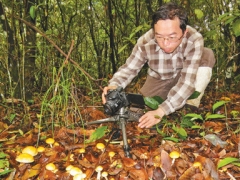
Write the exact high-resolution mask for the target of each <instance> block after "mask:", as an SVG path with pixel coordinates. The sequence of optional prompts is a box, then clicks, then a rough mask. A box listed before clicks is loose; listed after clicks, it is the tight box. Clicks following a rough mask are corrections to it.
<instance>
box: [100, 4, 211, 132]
mask: <svg viewBox="0 0 240 180" xmlns="http://www.w3.org/2000/svg"><path fill="white" fill-rule="evenodd" d="M187 21H188V19H187V13H186V12H185V10H184V9H183V8H182V7H180V6H178V5H177V4H174V3H167V4H165V5H163V6H161V7H160V8H159V10H158V11H157V12H155V14H153V16H152V29H150V30H149V31H148V32H146V33H145V34H144V35H143V36H141V37H140V38H139V39H138V41H137V44H136V45H135V47H134V48H133V51H132V53H131V55H130V57H129V58H128V59H127V60H126V63H125V64H124V65H123V66H121V67H120V68H119V70H118V71H117V72H116V73H115V74H114V76H113V78H112V79H111V80H110V81H109V85H108V86H107V87H105V88H104V90H103V95H102V100H103V103H105V102H106V99H105V95H106V94H107V91H108V90H109V89H115V88H116V87H117V86H122V87H123V88H125V87H126V86H127V85H128V84H129V83H130V82H131V81H132V79H133V78H134V77H135V76H136V75H137V74H138V72H139V71H140V70H141V68H142V67H143V65H144V64H145V63H147V64H148V66H149V69H148V75H147V79H146V82H145V84H144V85H143V87H142V88H141V89H140V92H141V93H142V94H143V95H144V96H147V97H152V96H160V97H161V98H163V99H165V101H164V102H163V103H162V104H160V105H159V108H158V109H156V110H153V111H148V112H147V113H145V114H144V115H143V116H142V117H141V118H140V119H139V125H138V126H139V127H140V128H150V127H151V126H153V125H155V124H157V123H158V122H160V121H161V119H162V117H163V116H164V115H168V114H170V113H173V112H175V111H176V110H177V109H180V108H182V107H183V106H184V105H185V104H186V103H187V104H189V105H191V106H195V107H198V106H199V104H200V99H201V97H202V95H203V93H204V90H205V89H206V87H207V84H208V83H209V81H210V78H211V76H212V67H213V65H214V63H215V58H214V54H213V52H212V50H210V49H208V48H204V45H203V37H202V35H201V34H200V33H198V32H197V31H196V30H195V29H194V28H192V27H190V26H188V25H187ZM194 91H198V92H200V93H201V94H200V96H199V97H198V98H196V99H193V100H188V98H189V97H190V96H191V95H192V93H193V92H194Z"/></svg>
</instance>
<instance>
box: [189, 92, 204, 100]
mask: <svg viewBox="0 0 240 180" xmlns="http://www.w3.org/2000/svg"><path fill="white" fill-rule="evenodd" d="M200 94H201V93H200V92H198V91H194V92H193V93H192V95H191V96H190V97H189V98H188V99H196V98H197V97H198V96H199V95H200Z"/></svg>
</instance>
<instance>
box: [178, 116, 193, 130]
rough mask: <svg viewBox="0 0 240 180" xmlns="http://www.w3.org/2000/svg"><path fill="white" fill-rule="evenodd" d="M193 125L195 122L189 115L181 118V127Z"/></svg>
mask: <svg viewBox="0 0 240 180" xmlns="http://www.w3.org/2000/svg"><path fill="white" fill-rule="evenodd" d="M193 125H194V123H193V122H192V121H191V119H190V118H188V117H183V119H182V120H181V127H183V128H186V127H192V126H193Z"/></svg>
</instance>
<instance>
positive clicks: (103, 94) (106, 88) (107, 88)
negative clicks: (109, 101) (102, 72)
mask: <svg viewBox="0 0 240 180" xmlns="http://www.w3.org/2000/svg"><path fill="white" fill-rule="evenodd" d="M110 89H117V86H106V87H104V88H103V93H102V103H103V104H105V103H106V98H105V96H106V94H107V92H108V90H110Z"/></svg>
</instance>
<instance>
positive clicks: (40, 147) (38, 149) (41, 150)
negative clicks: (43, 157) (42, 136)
mask: <svg viewBox="0 0 240 180" xmlns="http://www.w3.org/2000/svg"><path fill="white" fill-rule="evenodd" d="M44 151H45V147H43V146H39V147H38V148H37V152H40V153H42V152H44Z"/></svg>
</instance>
